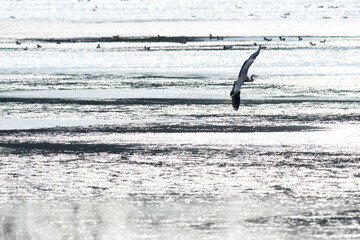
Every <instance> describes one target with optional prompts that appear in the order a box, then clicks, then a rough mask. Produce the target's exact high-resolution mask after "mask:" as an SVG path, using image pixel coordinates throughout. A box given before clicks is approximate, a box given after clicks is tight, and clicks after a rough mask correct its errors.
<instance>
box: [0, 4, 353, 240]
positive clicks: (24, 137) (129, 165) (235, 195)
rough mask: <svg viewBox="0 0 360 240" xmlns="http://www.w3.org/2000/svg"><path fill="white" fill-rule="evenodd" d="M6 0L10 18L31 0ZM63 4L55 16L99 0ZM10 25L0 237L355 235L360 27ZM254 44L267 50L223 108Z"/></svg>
mask: <svg viewBox="0 0 360 240" xmlns="http://www.w3.org/2000/svg"><path fill="white" fill-rule="evenodd" d="M109 2H111V1H109ZM6 3H7V4H8V5H12V6H10V8H11V9H12V11H14V12H11V13H10V12H9V14H12V15H16V17H18V14H20V12H21V9H20V8H19V7H14V6H20V5H19V4H21V3H22V4H23V5H24V6H27V7H28V8H30V6H33V5H31V2H30V1H18V2H14V1H7V2H6ZM68 3H70V1H68V2H65V1H64V4H65V5H66V4H68ZM130 3H133V1H129V2H127V1H120V2H116V4H119V5H120V4H130ZM38 4H39V6H41V7H40V8H39V9H37V10H36V11H39V12H41V11H44V9H45V8H46V7H47V6H48V5H47V4H46V1H38ZM71 4H73V5H74V6H75V8H73V9H70V10H69V12H56V13H57V14H60V15H61V16H58V15H54V18H55V19H58V18H60V19H61V18H65V19H68V16H69V15H67V14H69V13H74V12H76V11H77V10H76V6H79V5H80V4H88V5H91V4H100V3H97V2H95V1H88V2H87V1H79V2H71ZM107 4H108V3H106V4H105V3H103V4H102V7H106V6H107ZM114 4H115V2H114ZM136 4H140V2H136ZM184 4H185V5H186V4H190V2H184ZM206 4H215V3H211V2H206ZM216 4H217V3H216ZM226 4H228V3H227V2H226ZM226 4H225V5H226ZM296 4H297V3H296ZM296 4H295V3H294V4H293V5H291V6H297V5H296ZM299 4H300V3H299ZM301 4H305V3H304V2H302V3H301ZM334 4H335V3H332V2H331V3H329V4H327V5H326V6H328V5H329V6H330V5H331V6H333V5H334ZM312 6H313V5H312ZM324 6H325V5H324ZM346 6H349V5H348V3H343V4H342V5H340V7H339V8H335V7H334V8H328V9H344V8H345V7H346ZM351 6H352V9H353V8H354V9H356V4H355V5H351ZM2 7H3V8H4V6H2ZM145 7H146V6H145ZM162 7H163V6H160V7H158V8H159V9H160V10H161V8H162ZM186 7H187V8H188V6H186ZM252 7H254V6H253V5H252ZM124 8H125V7H124ZM244 8H245V7H244ZM244 8H239V9H240V11H245V9H244ZM126 9H127V10H128V11H130V8H126ZM137 9H139V12H140V13H138V15H135V16H134V18H136V19H137V20H141V19H142V16H143V15H142V13H141V11H145V10H141V8H139V7H138V8H137ZM216 9H220V10H221V8H218V7H216ZM314 9H315V8H314ZM316 9H317V10H316V11H318V10H319V9H322V8H316ZM160 10H156V11H160ZM220 10H219V11H220ZM97 11H99V12H101V8H100V6H99V7H98V10H96V11H94V12H97ZM154 11H155V10H154ZM169 11H170V12H171V11H173V10H172V8H170V9H169ZM196 11H197V12H198V10H196ZM264 11H268V10H267V9H264ZM329 11H330V10H329ZM331 11H332V10H331ZM39 12H38V13H39ZM110 12H111V11H110ZM205 13H206V11H204V12H202V11H200V12H199V14H200V15H201V14H205ZM230 13H231V14H232V12H231V11H230ZM231 14H230V15H229V16H230V17H229V18H231V19H233V17H231V16H232V15H231ZM20 15H21V14H20ZM1 16H3V15H1ZM36 16H40V15H39V14H37V15H36ZM81 16H82V15H80V17H81ZM85 16H89V18H91V19H92V16H90V15H85ZM126 16H129V17H130V15H126ZM290 16H292V15H290ZM337 16H338V17H339V16H340V15H337ZM104 17H105V16H104ZM110 17H111V14H110V15H109V18H110ZM29 18H30V19H33V18H35V17H32V16H30V17H29ZM47 18H49V17H47ZM112 18H113V17H112ZM162 18H164V19H166V17H163V16H162ZM100 19H101V18H100ZM184 19H186V16H185V17H184ZM184 19H183V20H184ZM204 19H207V18H205V17H204ZM222 19H223V17H222ZM83 20H88V19H86V18H85V19H83ZM115 20H116V19H115ZM214 23H218V22H214ZM220 23H221V22H220ZM11 24H13V23H11ZM21 24H22V22H19V27H18V28H17V29H20V28H21V26H20V25H21ZM49 24H50V25H51V23H49ZM56 24H57V23H56ZM56 24H55V25H56ZM74 24H84V23H74ZM144 24H145V23H144ZM154 24H155V25H156V24H157V23H154ZM172 24H173V25H172V26H176V25H177V26H179V28H180V27H181V26H185V25H183V24H184V23H172ZM15 25H16V22H15ZM270 25H272V24H271V22H270V23H269V26H270ZM11 26H14V25H11ZM81 26H88V28H89V29H90V32H91V31H94V30H93V29H91V27H90V26H92V25H91V24H89V25H86V24H85V25H81ZM119 26H122V25H119ZM137 26H143V29H137V31H138V32H141V31H146V30H145V28H147V27H148V25H146V24H145V25H142V23H138V25H137ZM198 27H199V23H198ZM50 28H51V26H50V27H49V29H50ZM4 29H5V28H4ZM89 29H87V30H89ZM198 29H199V28H198ZM87 30H84V31H85V32H86V31H87ZM6 31H7V33H8V32H11V31H10V30H6ZM32 31H34V30H32ZM64 31H66V30H64ZM166 31H168V29H165V32H166ZM169 31H170V30H169ZM171 31H174V30H173V29H171ZM179 31H180V32H181V33H184V32H186V30H184V29H179ZM249 31H250V32H255V31H254V30H249ZM13 32H14V34H13V35H16V37H9V36H10V35H11V34H8V35H7V36H6V37H4V38H0V159H1V160H0V166H1V168H0V183H1V185H0V192H1V195H0V209H1V211H0V225H1V227H0V239H49V238H52V239H194V238H199V239H357V238H359V236H360V211H359V204H360V192H359V184H360V180H359V177H360V171H359V160H360V158H359V156H360V150H359V149H360V141H359V140H360V127H359V124H358V122H359V120H360V108H359V103H360V94H359V91H360V77H359V76H360V75H359V74H360V70H359V67H358V66H359V65H360V58H359V57H358V55H359V47H360V38H359V36H356V35H353V36H351V34H346V36H341V35H339V34H338V35H336V34H335V33H333V32H332V33H330V32H329V34H327V35H324V36H323V35H319V34H317V33H316V32H314V33H313V34H312V35H311V36H303V40H302V41H299V39H298V36H297V35H291V36H285V38H286V41H280V40H279V38H278V36H275V35H271V36H266V37H271V38H272V41H271V42H268V41H265V40H264V39H263V37H264V36H261V33H257V34H256V35H255V36H251V34H244V36H242V35H232V36H230V35H225V36H223V37H222V38H219V39H218V38H216V36H214V38H211V39H210V36H209V35H204V36H199V35H191V36H182V35H180V37H178V36H174V35H173V34H172V35H171V36H159V37H157V36H156V35H155V36H152V37H149V36H147V35H144V36H141V37H134V36H120V37H117V36H103V38H99V37H98V36H97V35H96V36H95V37H93V36H83V37H82V38H78V37H74V36H67V37H64V36H63V35H61V36H58V37H56V36H51V37H45V38H43V37H36V36H32V37H31V38H28V36H27V34H23V35H22V34H21V33H18V32H17V30H16V29H15V30H13ZM88 32H89V31H88ZM349 32H351V31H349ZM35 35H36V34H35ZM349 35H350V36H349ZM324 40H325V42H324ZM15 41H19V42H20V43H21V44H16V43H15ZM320 41H321V42H320ZM309 42H313V43H315V44H316V45H315V46H312V45H310V44H309ZM254 43H256V44H257V45H259V44H261V45H263V46H265V47H266V48H265V49H263V50H262V51H261V53H260V55H259V56H258V58H257V59H256V61H255V62H254V64H253V65H252V67H251V68H250V72H249V73H250V74H256V75H257V77H255V81H254V82H252V83H247V84H245V85H244V86H243V89H242V93H241V105H240V109H239V111H238V112H235V111H233V110H232V107H231V99H230V96H229V93H230V90H231V87H232V82H233V81H234V79H235V78H236V76H237V74H238V71H239V69H240V67H241V65H242V63H243V62H244V61H245V60H246V59H247V57H248V56H249V55H250V54H251V53H252V52H254V51H255V50H256V49H257V46H255V44H254ZM37 44H40V45H41V48H37ZM97 44H100V45H101V48H96V46H97ZM224 45H226V46H232V49H231V50H223V46H224ZM144 46H147V47H150V50H149V51H146V50H145V49H144ZM25 47H28V48H27V50H25Z"/></svg>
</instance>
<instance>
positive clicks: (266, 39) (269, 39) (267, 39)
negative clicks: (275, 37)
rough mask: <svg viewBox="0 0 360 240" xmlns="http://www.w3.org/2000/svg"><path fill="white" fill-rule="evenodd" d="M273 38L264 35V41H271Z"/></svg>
mask: <svg viewBox="0 0 360 240" xmlns="http://www.w3.org/2000/svg"><path fill="white" fill-rule="evenodd" d="M271 40H272V38H267V37H264V41H268V42H270V41H271Z"/></svg>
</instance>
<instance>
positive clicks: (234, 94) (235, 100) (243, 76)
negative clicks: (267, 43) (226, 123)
mask: <svg viewBox="0 0 360 240" xmlns="http://www.w3.org/2000/svg"><path fill="white" fill-rule="evenodd" d="M260 49H261V47H260V46H259V49H258V50H257V51H256V52H254V53H253V54H252V55H251V56H250V57H249V58H248V59H247V60H246V61H245V62H244V64H243V65H242V67H241V70H240V73H239V76H238V79H237V80H236V81H234V85H233V88H232V90H231V92H230V96H231V98H232V105H233V108H234V110H235V111H237V110H238V109H239V106H240V91H241V86H242V85H243V84H244V82H253V81H254V75H251V76H250V78H249V77H248V76H247V74H248V70H249V68H250V66H251V64H252V63H253V62H254V61H255V59H256V57H257V56H258V55H259V53H260Z"/></svg>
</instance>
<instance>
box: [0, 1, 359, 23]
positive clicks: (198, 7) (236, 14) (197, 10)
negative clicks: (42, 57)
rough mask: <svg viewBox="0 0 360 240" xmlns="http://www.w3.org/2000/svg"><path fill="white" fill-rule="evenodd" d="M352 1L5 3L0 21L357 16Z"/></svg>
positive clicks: (0, 11)
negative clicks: (10, 19)
mask: <svg viewBox="0 0 360 240" xmlns="http://www.w3.org/2000/svg"><path fill="white" fill-rule="evenodd" d="M359 9H360V4H359V3H358V2H356V1H353V0H343V1H337V0H330V1H325V2H324V1H320V0H315V1H310V0H300V1H294V0H290V1H286V0H279V1H273V0H256V1H250V0H246V1H231V0H221V1H215V0H207V1H205V0H196V1H192V0H184V1H181V2H179V1H175V0H162V1H156V2H155V1H142V0H120V1H119V0H108V1H105V2H104V1H101V0H63V1H55V2H54V1H51V0H37V1H32V0H21V1H12V0H5V2H4V3H3V4H2V5H1V6H0V13H1V14H0V19H9V18H13V19H26V20H49V19H51V20H81V21H84V20H85V21H154V20H166V21H174V20H222V19H259V18H262V19H274V18H290V19H291V18H311V19H313V18H345V17H355V18H358V17H359Z"/></svg>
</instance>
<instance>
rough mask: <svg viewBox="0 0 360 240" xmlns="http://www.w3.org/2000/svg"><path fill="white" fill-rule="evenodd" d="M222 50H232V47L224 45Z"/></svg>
mask: <svg viewBox="0 0 360 240" xmlns="http://www.w3.org/2000/svg"><path fill="white" fill-rule="evenodd" d="M223 49H224V50H231V49H232V46H227V45H224V46H223Z"/></svg>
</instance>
